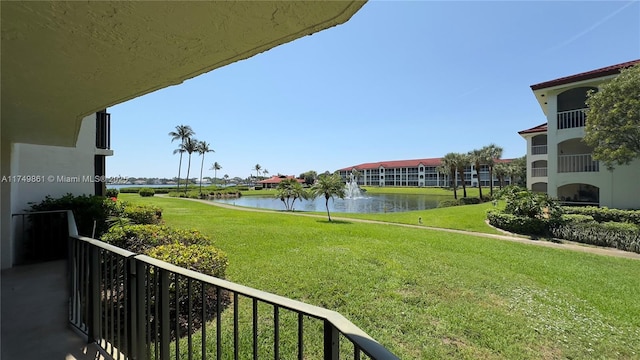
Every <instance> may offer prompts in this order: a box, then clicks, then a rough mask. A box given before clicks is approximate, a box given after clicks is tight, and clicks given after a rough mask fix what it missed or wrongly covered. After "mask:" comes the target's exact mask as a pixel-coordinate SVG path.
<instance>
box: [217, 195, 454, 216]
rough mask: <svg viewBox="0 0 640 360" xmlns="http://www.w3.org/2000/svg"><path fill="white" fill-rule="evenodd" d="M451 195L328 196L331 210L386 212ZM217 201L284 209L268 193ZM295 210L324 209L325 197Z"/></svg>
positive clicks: (422, 207) (419, 207) (430, 203)
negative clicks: (343, 197) (330, 197)
mask: <svg viewBox="0 0 640 360" xmlns="http://www.w3.org/2000/svg"><path fill="white" fill-rule="evenodd" d="M448 198H449V196H430V195H407V194H366V196H365V197H361V198H357V199H338V198H335V199H334V200H331V199H329V210H330V211H332V212H341V213H385V212H402V211H413V210H425V209H432V208H435V207H438V202H440V201H441V200H446V199H448ZM212 201H216V202H221V203H226V204H232V205H238V206H247V207H254V208H261V209H274V210H284V204H283V203H282V201H280V199H276V198H275V197H265V196H243V197H241V198H239V199H216V200H212ZM294 209H295V210H296V211H325V210H326V209H325V199H324V197H322V198H316V199H315V200H313V201H309V200H302V201H300V200H296V203H295V205H294Z"/></svg>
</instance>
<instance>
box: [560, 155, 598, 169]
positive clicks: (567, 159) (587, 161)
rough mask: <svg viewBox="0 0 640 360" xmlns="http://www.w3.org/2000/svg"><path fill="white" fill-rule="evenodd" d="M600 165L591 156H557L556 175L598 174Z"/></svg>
mask: <svg viewBox="0 0 640 360" xmlns="http://www.w3.org/2000/svg"><path fill="white" fill-rule="evenodd" d="M598 171H600V164H599V163H598V161H597V160H593V159H592V158H591V154H577V155H558V173H572V172H598Z"/></svg>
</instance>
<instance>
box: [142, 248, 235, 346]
mask: <svg viewBox="0 0 640 360" xmlns="http://www.w3.org/2000/svg"><path fill="white" fill-rule="evenodd" d="M147 255H149V256H151V257H153V258H156V259H158V260H162V261H166V262H168V263H170V264H174V265H176V266H180V267H183V268H186V269H190V270H194V271H197V272H200V273H203V274H206V275H211V276H215V277H217V278H224V276H225V272H226V268H227V265H228V260H227V256H226V255H225V253H223V252H222V251H220V250H218V249H217V248H215V247H214V246H212V245H184V244H179V243H174V244H168V245H162V246H158V247H156V248H153V249H150V250H148V251H147ZM203 286H204V287H205V288H204V294H205V296H204V303H205V305H206V306H205V309H206V314H205V315H204V317H205V320H204V321H203V319H202V318H203V316H202V306H203V301H202V297H201V294H202V291H203ZM170 288H172V289H176V288H177V290H178V297H177V298H176V292H175V290H174V291H171V292H170V305H169V308H170V309H171V310H170V314H169V317H170V323H172V324H175V323H178V324H179V327H178V330H177V333H176V331H175V330H174V329H172V330H171V337H172V338H176V337H178V338H179V337H182V336H185V335H187V334H188V333H189V329H191V332H192V333H193V332H195V331H197V330H198V329H200V328H201V327H202V324H203V323H204V322H205V321H208V320H212V319H213V318H214V317H215V316H216V314H218V313H219V312H222V311H223V310H224V308H225V307H226V306H227V305H229V303H230V301H229V299H230V297H229V294H228V292H226V291H221V292H220V293H218V292H217V290H216V288H215V287H214V286H207V285H204V284H203V283H202V282H200V281H191V286H189V282H188V280H187V279H186V278H184V277H182V276H174V277H172V278H171V284H170ZM189 291H191V294H192V296H191V299H189V297H188V294H189ZM218 294H220V299H219V301H218ZM189 300H191V301H189ZM218 303H220V305H221V306H220V308H218V307H217V306H218ZM153 306H155V303H154V304H153ZM176 308H177V311H176ZM190 311H191V312H190ZM176 319H177V321H176ZM189 320H191V326H189ZM152 322H153V320H152Z"/></svg>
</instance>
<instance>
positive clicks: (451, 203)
mask: <svg viewBox="0 0 640 360" xmlns="http://www.w3.org/2000/svg"><path fill="white" fill-rule="evenodd" d="M458 205H460V203H459V202H458V200H442V201H440V202H439V203H438V207H439V208H445V207H451V206H458Z"/></svg>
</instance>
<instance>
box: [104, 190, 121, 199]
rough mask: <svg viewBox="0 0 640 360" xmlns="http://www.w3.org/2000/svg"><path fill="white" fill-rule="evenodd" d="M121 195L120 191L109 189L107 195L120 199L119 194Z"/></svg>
mask: <svg viewBox="0 0 640 360" xmlns="http://www.w3.org/2000/svg"><path fill="white" fill-rule="evenodd" d="M119 193H120V191H118V189H107V191H106V193H105V195H106V196H107V197H108V198H116V199H117V198H118V194H119Z"/></svg>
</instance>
